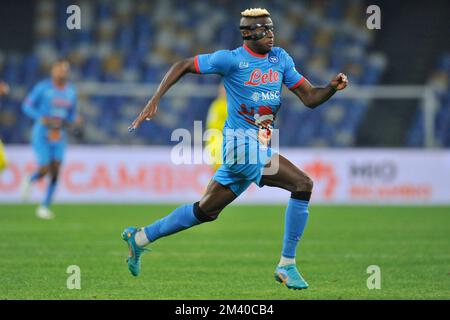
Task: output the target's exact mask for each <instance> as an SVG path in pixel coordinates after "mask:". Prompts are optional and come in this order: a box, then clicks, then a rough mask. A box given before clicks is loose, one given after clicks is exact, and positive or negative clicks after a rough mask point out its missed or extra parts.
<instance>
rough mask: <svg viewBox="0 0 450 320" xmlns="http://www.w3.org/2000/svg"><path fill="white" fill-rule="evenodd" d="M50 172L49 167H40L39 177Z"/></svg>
mask: <svg viewBox="0 0 450 320" xmlns="http://www.w3.org/2000/svg"><path fill="white" fill-rule="evenodd" d="M49 171H50V166H48V165H47V166H42V167H40V168H39V169H38V173H39V176H41V177H43V176H45V175H46V174H47V173H49Z"/></svg>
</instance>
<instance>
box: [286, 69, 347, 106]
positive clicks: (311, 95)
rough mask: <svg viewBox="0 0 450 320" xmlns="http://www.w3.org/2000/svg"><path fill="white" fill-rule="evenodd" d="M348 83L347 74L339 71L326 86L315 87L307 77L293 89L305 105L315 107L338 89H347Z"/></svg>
mask: <svg viewBox="0 0 450 320" xmlns="http://www.w3.org/2000/svg"><path fill="white" fill-rule="evenodd" d="M347 85H348V79H347V76H346V75H345V74H343V73H339V74H338V75H337V76H336V77H334V78H333V79H332V80H331V81H330V83H329V84H328V85H327V86H326V87H323V88H317V87H314V86H313V85H312V84H311V83H310V82H309V81H308V80H307V79H304V81H303V82H302V83H301V84H300V85H299V86H298V87H296V88H295V89H292V90H291V91H292V92H293V93H294V94H295V95H296V96H297V97H299V98H300V100H301V101H302V102H303V104H304V105H305V106H307V107H308V108H311V109H314V108H315V107H317V106H319V105H321V104H322V103H324V102H325V101H327V100H328V99H330V98H331V97H332V96H333V95H334V94H335V93H336V92H337V91H339V90H343V89H345V88H346V87H347Z"/></svg>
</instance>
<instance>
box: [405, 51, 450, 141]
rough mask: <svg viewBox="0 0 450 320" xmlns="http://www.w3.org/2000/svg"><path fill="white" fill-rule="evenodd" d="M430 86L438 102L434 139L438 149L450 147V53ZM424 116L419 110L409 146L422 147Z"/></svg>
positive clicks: (444, 58) (445, 55) (411, 131)
mask: <svg viewBox="0 0 450 320" xmlns="http://www.w3.org/2000/svg"><path fill="white" fill-rule="evenodd" d="M429 84H430V86H431V87H432V88H433V91H434V94H435V95H436V98H437V100H438V109H437V110H436V114H435V118H434V137H435V144H436V147H450V53H446V54H443V55H442V57H440V59H439V62H438V64H437V66H436V70H435V71H434V72H433V73H432V75H431V77H430V79H429ZM423 118H424V114H423V109H419V110H418V111H417V113H416V115H415V118H414V121H413V123H412V124H411V128H410V130H409V134H408V141H407V145H408V146H411V147H422V146H423V145H424V143H425V141H424V136H425V134H424V119H423Z"/></svg>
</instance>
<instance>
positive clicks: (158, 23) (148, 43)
mask: <svg viewBox="0 0 450 320" xmlns="http://www.w3.org/2000/svg"><path fill="white" fill-rule="evenodd" d="M70 4H71V3H70V1H55V0H43V1H39V2H37V8H36V23H35V25H36V29H35V32H36V35H35V37H36V43H35V50H34V52H33V53H31V54H28V55H20V54H15V55H12V54H11V55H9V54H8V55H5V56H1V57H0V78H2V79H4V80H5V81H7V82H8V83H10V85H11V86H14V87H15V86H19V87H21V88H23V93H25V92H26V91H27V90H29V89H30V88H31V87H32V85H33V84H34V83H36V82H37V81H38V80H39V79H41V78H42V77H44V76H45V70H47V69H48V66H49V64H50V63H51V61H53V59H54V58H55V57H58V56H67V57H69V59H70V61H71V62H72V65H73V68H72V69H73V80H74V81H75V83H77V82H85V81H97V82H112V83H114V82H122V81H129V82H143V83H157V82H158V81H159V80H160V79H161V78H162V76H163V75H164V73H165V72H166V71H167V70H168V68H169V66H170V64H171V63H173V62H174V61H176V60H177V59H181V58H183V57H189V56H194V55H195V54H197V53H206V52H211V51H214V50H217V49H222V48H229V49H232V48H235V47H237V46H239V45H240V43H241V42H242V40H241V39H240V36H239V32H238V29H237V26H236V24H237V20H238V17H239V12H240V11H241V9H242V8H241V5H240V4H239V3H238V2H230V3H228V2H227V1H222V0H214V1H194V2H191V1H184V0H167V1H132V0H121V1H107V0H98V1H84V2H81V4H80V6H81V8H82V26H83V27H82V29H81V30H72V31H70V30H67V28H58V27H57V26H62V25H65V19H66V18H67V14H66V8H67V6H68V5H70ZM248 5H249V6H251V5H254V4H253V3H251V2H250V3H249V4H248ZM258 5H260V3H258ZM267 7H268V8H269V9H270V10H271V12H272V18H273V20H274V22H275V24H276V33H277V42H278V44H279V45H280V46H282V47H284V48H285V49H286V50H287V51H288V52H289V53H290V54H291V55H292V56H293V58H294V61H296V64H297V67H298V70H299V71H300V72H301V73H303V74H304V75H305V76H306V77H307V78H308V79H309V80H310V81H311V82H312V83H314V84H316V85H323V84H326V83H328V81H329V80H330V79H331V77H332V76H333V75H335V74H336V73H338V72H340V71H343V72H346V73H347V75H348V77H349V80H350V82H352V83H353V84H363V85H373V84H377V83H378V82H379V80H380V77H381V74H382V72H383V69H384V61H383V57H382V56H379V55H375V54H369V53H368V52H369V51H368V47H369V46H370V44H371V42H372V38H371V36H372V35H371V34H370V33H369V32H368V30H367V29H366V28H365V24H364V23H365V21H361V17H364V14H361V12H363V10H364V8H363V7H362V3H361V2H360V1H352V0H345V1H339V3H338V2H335V1H295V2H292V1H270V2H268V5H267ZM230 17H236V18H233V19H231V18H230ZM230 19H231V20H230ZM189 81H192V82H196V83H198V84H203V83H208V84H211V83H212V84H215V83H218V81H219V79H218V78H217V77H212V76H208V77H192V78H190V80H189ZM294 98H295V97H294ZM21 99H23V95H22V96H19V95H15V96H12V97H8V98H4V99H3V101H2V105H3V106H4V107H3V110H2V111H1V112H2V114H3V117H2V118H3V120H2V122H5V123H2V126H1V132H0V133H1V135H2V139H3V140H4V141H5V142H6V143H25V142H27V141H29V128H30V120H28V119H26V117H25V116H24V115H23V113H21V112H20V103H21ZM211 101H212V98H199V97H192V98H186V99H182V101H180V98H165V99H164V101H163V102H162V109H164V114H161V115H159V117H158V119H156V120H155V122H154V125H152V126H145V127H144V128H143V129H142V130H140V131H139V132H138V134H137V136H135V137H132V138H130V135H129V134H128V133H127V130H126V127H127V125H128V124H129V123H130V121H131V120H132V119H133V117H134V116H135V114H136V113H137V112H138V111H139V110H140V108H141V107H142V106H143V103H144V102H145V100H144V99H142V98H133V97H129V96H127V97H108V96H103V95H100V94H99V95H95V96H92V95H90V96H86V95H81V97H80V99H79V106H80V110H81V114H82V116H83V119H84V128H85V135H84V140H83V141H82V142H83V143H94V144H96V143H98V144H100V143H101V144H111V143H114V144H116V143H136V144H140V143H142V144H144V143H145V144H167V143H168V141H169V138H170V132H171V131H172V130H173V129H174V128H178V127H184V128H190V127H192V121H193V120H205V118H206V112H207V108H208V106H209V104H210V103H211ZM326 105H328V106H330V108H328V107H326V106H325V105H324V106H321V107H320V108H319V109H317V110H316V111H315V112H311V111H309V110H308V109H306V108H305V107H303V106H302V105H301V104H300V103H299V102H298V100H297V99H291V98H289V99H285V100H284V103H283V108H282V110H281V111H280V113H279V115H278V117H277V124H278V125H279V126H283V128H285V129H284V130H283V131H282V132H281V145H282V146H324V147H342V146H352V145H353V143H354V133H355V132H356V128H357V126H358V124H359V122H360V119H361V116H362V115H363V114H364V112H365V110H366V107H367V106H366V103H364V102H359V101H355V100H349V99H343V98H339V97H336V98H335V99H333V100H332V101H330V102H328V103H326ZM447 109H448V108H447ZM446 114H447V116H448V111H447V113H446ZM17 128H20V130H17ZM447 140H448V138H447Z"/></svg>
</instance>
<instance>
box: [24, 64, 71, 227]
mask: <svg viewBox="0 0 450 320" xmlns="http://www.w3.org/2000/svg"><path fill="white" fill-rule="evenodd" d="M69 75H70V65H69V62H68V61H67V60H64V59H60V60H58V61H56V62H55V63H54V64H53V65H52V67H51V78H50V79H45V80H42V81H40V82H38V83H37V84H36V85H35V86H34V87H33V89H32V91H31V92H30V94H28V96H27V97H26V99H25V101H24V102H23V105H22V109H23V111H24V112H25V114H26V115H27V116H29V117H30V118H32V119H33V120H34V126H33V130H32V137H31V144H32V146H33V150H34V152H35V155H36V158H37V162H38V165H39V167H38V169H37V171H36V172H34V173H33V174H32V175H31V176H30V177H27V178H25V181H24V183H23V186H22V188H23V190H22V192H23V197H24V198H26V197H27V196H28V193H29V191H30V186H31V184H33V183H35V182H37V181H39V180H40V179H42V178H43V177H45V176H47V175H48V176H49V180H50V181H49V183H48V186H47V191H46V194H45V197H44V199H43V201H42V203H41V205H40V206H39V207H38V208H37V210H36V215H37V216H38V217H39V218H42V219H52V218H53V217H54V214H53V212H52V211H50V209H49V207H50V204H51V203H52V198H53V194H54V193H55V189H56V186H57V182H58V174H59V170H60V167H61V163H62V161H63V159H64V153H65V150H66V146H67V132H66V128H67V127H68V126H69V125H70V124H72V123H73V122H74V121H75V120H76V101H77V92H76V89H75V86H74V85H73V84H72V83H70V82H69Z"/></svg>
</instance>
